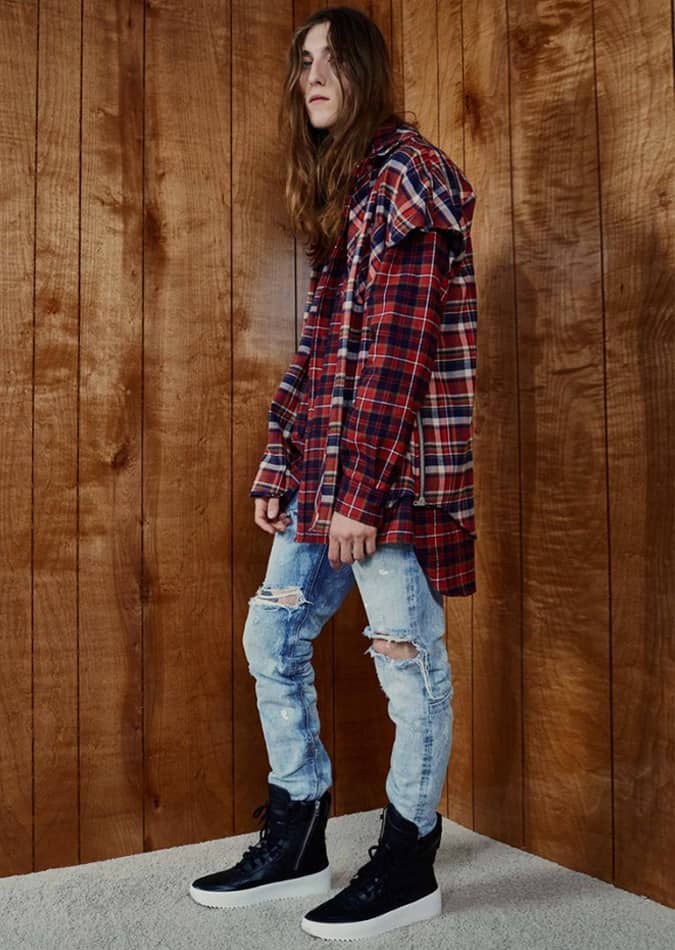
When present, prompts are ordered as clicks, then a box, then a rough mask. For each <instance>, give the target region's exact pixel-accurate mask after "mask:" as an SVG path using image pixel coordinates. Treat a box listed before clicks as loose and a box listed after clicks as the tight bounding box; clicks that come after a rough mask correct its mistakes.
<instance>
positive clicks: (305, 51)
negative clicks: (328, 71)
mask: <svg viewBox="0 0 675 950" xmlns="http://www.w3.org/2000/svg"><path fill="white" fill-rule="evenodd" d="M327 49H330V46H324V48H323V49H322V50H319V52H320V53H325V51H326V50H327ZM302 52H303V53H309V55H310V56H311V55H312V53H311V51H310V50H308V49H304V48H303V50H302Z"/></svg>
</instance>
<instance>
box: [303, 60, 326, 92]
mask: <svg viewBox="0 0 675 950" xmlns="http://www.w3.org/2000/svg"><path fill="white" fill-rule="evenodd" d="M307 82H308V83H309V85H310V87H311V86H312V85H314V83H316V82H320V83H321V84H322V85H325V82H326V67H325V65H324V64H322V63H321V61H320V60H318V59H315V60H313V62H312V65H311V66H310V67H309V76H308V77H307Z"/></svg>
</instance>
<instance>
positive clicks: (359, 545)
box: [352, 538, 365, 561]
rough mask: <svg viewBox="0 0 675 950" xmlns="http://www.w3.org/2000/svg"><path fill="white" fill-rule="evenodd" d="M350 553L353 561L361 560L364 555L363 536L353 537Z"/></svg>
mask: <svg viewBox="0 0 675 950" xmlns="http://www.w3.org/2000/svg"><path fill="white" fill-rule="evenodd" d="M352 555H353V557H354V560H355V561H361V560H363V558H364V557H365V554H364V553H363V538H354V546H353V548H352Z"/></svg>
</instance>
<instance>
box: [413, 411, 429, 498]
mask: <svg viewBox="0 0 675 950" xmlns="http://www.w3.org/2000/svg"><path fill="white" fill-rule="evenodd" d="M416 419H417V431H418V433H419V452H420V494H419V498H413V505H416V506H417V507H419V506H420V505H426V503H427V500H426V498H425V497H424V432H423V431H422V419H421V417H420V414H419V412H418V413H417V416H416Z"/></svg>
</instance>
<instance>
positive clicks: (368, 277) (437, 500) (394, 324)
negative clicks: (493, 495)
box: [250, 121, 476, 594]
mask: <svg viewBox="0 0 675 950" xmlns="http://www.w3.org/2000/svg"><path fill="white" fill-rule="evenodd" d="M474 202H475V194H474V192H473V189H472V188H471V185H470V184H469V182H468V181H467V180H466V178H465V177H464V175H463V174H462V172H461V171H460V170H459V168H458V167H457V166H456V165H455V164H454V163H453V162H452V161H451V160H450V159H449V158H447V156H445V155H444V153H443V152H441V151H440V150H439V149H437V148H436V147H435V146H433V145H431V143H429V142H427V140H426V139H424V138H423V137H422V136H421V135H420V134H419V133H417V132H416V131H415V130H414V129H412V128H411V127H410V126H407V125H405V124H402V125H399V126H397V125H395V124H394V123H393V122H392V121H388V122H385V123H383V124H382V125H381V126H380V128H379V129H378V130H377V132H376V134H375V136H374V138H373V140H372V141H371V143H370V147H369V149H368V152H367V154H366V156H365V158H364V159H363V160H362V161H361V162H359V163H358V164H357V166H356V168H355V170H354V175H353V178H352V181H351V184H350V189H349V193H348V196H347V199H346V201H345V206H344V209H343V221H342V229H341V232H340V235H339V237H338V239H337V241H336V242H335V245H334V247H333V249H332V251H331V254H330V256H329V258H328V261H327V262H326V264H325V265H324V266H323V268H321V269H320V270H319V269H318V268H316V269H314V270H313V271H312V274H311V278H310V286H309V290H308V294H307V299H306V303H305V317H304V325H303V333H302V339H301V341H300V345H299V347H298V350H297V352H296V354H295V357H294V360H293V362H292V363H291V365H290V367H289V369H288V371H287V372H286V374H285V376H284V378H283V380H282V382H281V385H280V386H279V389H278V391H277V393H276V395H275V397H274V399H273V401H272V404H271V406H270V410H269V417H268V445H267V448H266V450H265V453H264V455H263V458H262V460H261V463H260V466H259V469H258V472H257V474H256V477H255V480H254V483H253V486H252V488H251V492H250V493H251V495H285V494H287V493H289V492H291V491H293V490H295V489H296V488H297V489H299V503H298V524H297V528H296V537H297V540H298V541H317V542H323V543H325V542H326V541H327V539H328V528H329V525H330V519H331V517H332V513H333V511H340V512H341V513H342V514H344V515H347V516H348V517H352V518H355V519H356V520H358V521H361V522H363V523H365V524H370V525H375V526H377V527H378V541H379V542H380V543H383V542H386V541H387V540H413V541H414V542H415V546H416V550H417V552H418V556H419V557H420V561H421V563H422V565H423V567H424V568H425V570H427V573H428V574H429V577H430V580H432V582H433V583H434V584H435V586H437V587H438V589H439V590H441V591H442V592H444V593H448V594H452V593H472V592H473V590H475V581H474V574H473V540H474V539H475V537H476V532H475V524H474V510H473V465H472V455H471V429H472V406H473V393H474V381H475V333H476V293H475V279H474V274H473V265H472V254H471V238H470V226H471V220H472V216H473V208H474Z"/></svg>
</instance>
